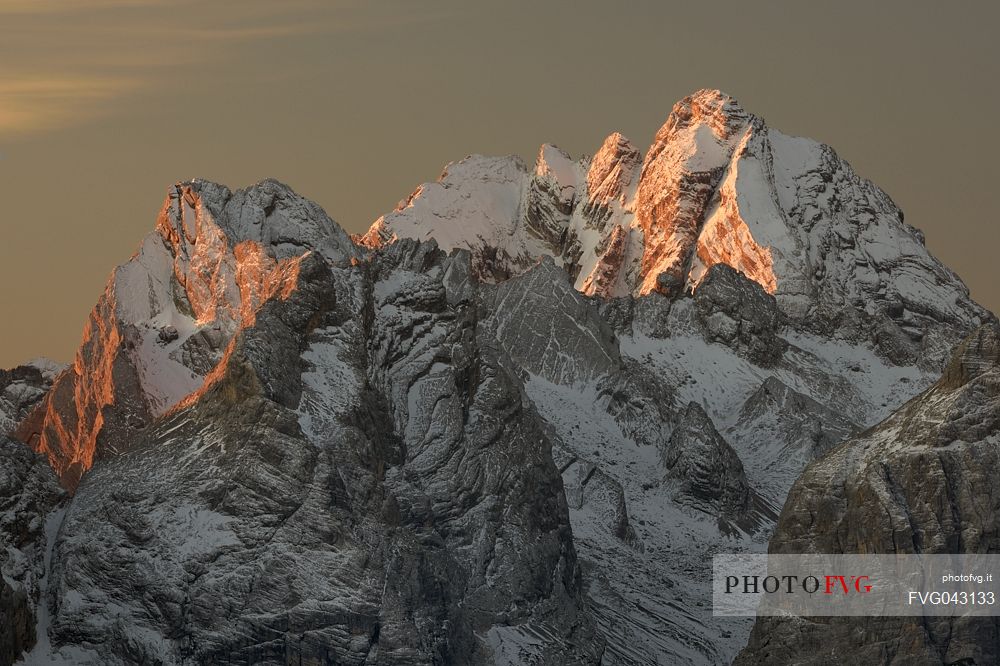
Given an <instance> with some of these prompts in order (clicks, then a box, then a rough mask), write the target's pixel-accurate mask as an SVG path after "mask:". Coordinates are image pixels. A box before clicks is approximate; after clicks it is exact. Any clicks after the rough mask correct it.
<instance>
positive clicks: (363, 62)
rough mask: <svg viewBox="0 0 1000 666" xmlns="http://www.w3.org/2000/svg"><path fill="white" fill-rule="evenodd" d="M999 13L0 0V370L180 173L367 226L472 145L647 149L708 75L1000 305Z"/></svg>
mask: <svg viewBox="0 0 1000 666" xmlns="http://www.w3.org/2000/svg"><path fill="white" fill-rule="evenodd" d="M997 6H998V3H994V2H982V3H972V2H967V3H942V2H915V1H912V0H911V1H900V2H886V1H880V2H870V1H865V2H838V3H830V2H801V1H795V2H738V3H737V2H732V3H728V2H712V3H698V2H683V3H668V2H583V1H575V2H570V1H566V2H542V1H540V0H535V1H524V2H520V1H510V0H506V1H504V2H490V3H485V2H483V3H472V2H459V1H455V2H444V1H440V2H438V1H434V2H420V1H416V0H409V1H399V2H380V1H369V2H339V1H332V0H331V1H320V0H314V1H306V0H291V1H289V0H283V1H282V2H272V1H271V0H231V1H220V0H212V1H210V2H209V1H197V2H196V1H194V0H171V1H169V2H154V1H151V0H145V1H144V0H0V195H2V202H3V208H2V211H0V231H2V242H0V308H2V309H0V312H3V313H4V318H3V320H2V323H3V325H2V327H0V366H10V365H14V364H16V363H18V362H20V361H23V360H26V359H28V358H30V357H33V356H39V355H47V356H51V357H53V358H56V359H59V360H63V361H67V360H70V359H71V357H72V354H73V351H74V350H75V348H76V346H77V344H78V342H79V339H80V333H81V330H82V327H83V324H84V321H85V319H86V315H87V313H88V312H89V310H90V309H91V307H92V306H93V304H94V303H95V302H96V300H97V297H98V295H99V294H100V292H101V290H102V289H103V287H104V283H105V281H106V279H107V276H108V274H109V272H110V271H111V269H112V268H113V267H114V266H116V265H117V264H119V263H122V262H123V261H125V260H127V259H128V257H129V256H130V255H131V253H132V252H133V251H134V250H135V248H136V247H137V245H138V243H139V241H140V239H141V238H142V237H143V236H144V235H145V234H146V233H148V232H149V231H150V230H151V229H152V228H153V224H154V222H155V217H156V213H157V211H158V210H159V207H160V205H161V203H162V199H163V196H164V194H165V193H166V188H167V187H168V185H170V184H171V183H173V182H175V181H177V180H181V179H187V178H192V177H204V178H209V179H212V180H216V181H219V182H223V183H225V184H227V185H229V186H230V187H233V188H235V187H241V186H245V185H248V184H250V183H252V182H255V181H257V180H260V179H261V178H264V177H267V176H273V177H276V178H278V179H280V180H282V181H284V182H286V183H288V184H289V185H291V186H292V187H293V188H295V189H296V190H297V191H298V192H300V193H301V194H303V195H305V196H308V197H310V198H312V199H314V200H316V201H318V202H319V203H320V204H322V205H323V206H324V207H325V208H326V210H327V212H329V213H330V215H331V216H332V217H333V218H334V219H336V220H337V221H338V222H340V223H341V224H342V225H343V226H344V227H345V228H346V229H347V230H348V231H359V230H361V229H364V228H366V227H367V226H368V225H369V224H370V223H371V221H372V220H373V219H374V218H376V217H377V216H378V215H379V214H380V213H382V212H385V211H387V210H389V209H391V208H392V207H393V206H394V205H395V203H396V202H397V201H398V200H399V199H401V198H403V197H405V196H406V195H407V194H408V193H409V192H410V191H411V190H412V189H413V188H414V187H415V186H416V185H418V184H419V183H420V182H423V181H426V180H433V179H434V178H436V177H437V175H438V174H439V173H440V171H441V168H442V167H443V166H444V165H445V164H446V163H447V162H449V161H452V160H456V159H460V158H462V157H463V156H465V155H467V154H469V153H473V152H478V153H485V154H508V153H516V154H520V155H522V156H524V157H526V158H529V159H533V157H534V154H535V152H536V151H537V149H538V146H539V145H540V144H541V143H542V142H545V141H548V142H551V143H555V144H557V145H559V146H560V147H562V148H564V149H566V150H568V151H569V152H571V153H572V154H573V155H574V156H578V155H579V154H580V153H583V152H586V153H592V152H593V151H594V150H596V148H597V147H598V146H599V145H600V142H601V140H602V139H603V138H604V137H605V136H606V135H607V134H608V133H609V132H611V131H613V130H620V131H622V132H623V133H624V134H626V135H627V136H629V137H630V138H632V140H633V141H635V142H636V143H637V144H638V145H640V146H642V147H644V148H645V147H646V146H647V145H648V143H649V141H650V139H651V138H652V136H653V133H654V132H655V131H656V129H657V128H658V127H659V126H660V125H661V124H662V122H663V121H664V119H665V118H666V116H667V114H668V113H669V111H670V107H671V106H672V105H673V103H674V102H676V101H677V100H678V99H680V98H681V97H683V96H684V95H686V94H688V93H690V92H692V91H694V90H696V89H698V88H703V87H712V88H720V89H722V90H724V91H726V92H728V93H730V94H732V95H734V96H735V97H736V98H737V99H739V100H740V101H741V102H742V103H743V105H744V106H745V107H746V108H747V109H748V110H750V111H752V112H754V113H757V114H758V115H761V116H763V117H764V118H765V119H766V120H767V121H768V123H769V124H770V125H771V126H773V127H777V128H779V129H782V130H783V131H785V132H787V133H791V134H800V135H806V136H810V137H812V138H815V139H818V140H821V141H824V142H826V143H829V144H831V145H832V146H834V147H835V148H836V149H837V151H838V152H839V153H840V154H841V155H842V156H844V157H845V158H847V159H848V160H849V161H850V162H851V163H852V164H853V165H854V167H855V168H856V169H857V170H858V171H859V172H860V173H861V174H862V175H864V176H867V177H869V178H871V179H872V180H874V181H875V182H876V183H878V184H879V185H881V186H882V187H883V188H884V189H885V190H886V191H887V192H888V193H889V194H890V195H891V196H892V197H893V198H894V199H895V201H896V202H897V204H899V205H900V206H901V207H902V208H903V210H904V212H905V214H906V219H907V221H908V222H910V223H911V224H914V225H916V226H918V227H920V228H922V229H923V230H924V231H925V232H926V235H927V240H928V245H929V246H930V248H931V250H932V251H933V252H934V253H935V254H936V255H937V256H938V257H940V258H941V259H942V260H943V261H944V262H945V263H947V264H948V265H949V266H950V267H951V268H953V269H954V270H956V271H957V272H958V273H959V274H960V275H961V276H962V278H963V279H965V281H966V282H967V284H969V286H970V287H971V288H972V292H973V295H974V296H975V297H976V298H977V299H978V300H979V301H980V302H981V303H983V304H984V305H986V306H987V307H990V308H991V309H993V310H998V309H1000V285H998V283H997V280H996V275H997V272H996V267H997V258H996V257H997V251H998V240H1000V230H998V227H997V215H996V213H995V211H996V205H995V203H994V192H995V190H996V187H997V182H998V180H1000V178H998V176H1000V173H998V167H997V164H998V157H997V156H998V153H1000V150H998V149H1000V145H998V144H1000V128H998V127H1000V125H998V117H997V116H998V109H1000V83H998V82H1000V54H998V50H997V40H996V34H995V32H996V29H997V25H998V19H1000V10H998V8H997Z"/></svg>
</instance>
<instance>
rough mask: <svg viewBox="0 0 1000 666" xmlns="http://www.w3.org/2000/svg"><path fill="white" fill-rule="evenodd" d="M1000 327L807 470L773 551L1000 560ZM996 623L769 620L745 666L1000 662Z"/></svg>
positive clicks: (971, 340)
mask: <svg viewBox="0 0 1000 666" xmlns="http://www.w3.org/2000/svg"><path fill="white" fill-rule="evenodd" d="M998 441H1000V329H998V328H997V327H996V326H995V325H989V326H984V327H982V328H980V329H978V330H976V331H975V332H973V333H972V335H970V336H969V337H968V338H967V339H966V340H965V341H964V342H963V343H962V344H961V345H960V346H959V347H958V349H957V350H956V351H955V353H954V355H953V356H952V358H951V360H950V362H949V363H948V366H947V367H946V368H945V371H944V375H943V376H942V377H941V379H940V380H939V381H937V382H936V383H935V384H934V385H933V386H932V387H931V388H929V389H928V390H927V391H925V392H924V393H922V394H920V395H919V396H917V397H916V398H914V399H913V400H911V401H909V402H908V403H907V404H906V405H904V406H903V407H902V408H901V409H899V410H898V411H897V412H895V413H894V414H893V415H892V416H890V417H889V418H888V419H886V420H885V421H884V422H882V423H880V424H879V425H878V426H876V427H875V428H872V429H871V430H869V431H867V432H865V433H864V434H863V435H862V436H860V437H858V438H856V439H852V440H849V441H847V442H845V443H843V444H841V445H840V446H838V447H837V448H836V449H834V450H833V451H831V452H830V453H829V454H827V455H826V456H824V457H823V458H821V459H820V460H818V461H816V462H814V463H813V464H811V465H810V466H809V467H807V468H806V470H805V472H803V474H802V476H801V477H800V478H799V480H798V481H796V482H795V485H794V486H793V487H792V490H791V492H790V493H789V495H788V501H787V502H786V504H785V508H784V510H783V511H782V513H781V519H780V520H779V521H778V526H777V529H776V531H775V534H774V538H773V539H772V540H771V544H770V549H769V550H770V552H772V553H803V552H805V553H808V552H816V553H905V554H915V553H925V554H947V553H995V552H997V550H998V548H1000V499H998V498H1000V493H998V490H997V484H998V481H997V478H996V470H997V466H998V464H1000V455H998V452H1000V449H998V446H997V444H998ZM998 661H1000V622H998V620H997V618H996V617H957V618H948V617H937V618H933V617H932V618H906V617H871V618H795V619H784V618H761V619H759V620H757V623H756V624H755V626H754V629H753V633H752V634H751V636H750V643H749V645H748V646H747V648H746V649H745V650H743V652H742V653H741V654H740V656H739V658H738V659H737V660H736V663H737V664H740V665H743V664H791V663H795V664H817V665H818V664H829V663H846V662H854V663H864V664H995V663H997V662H998Z"/></svg>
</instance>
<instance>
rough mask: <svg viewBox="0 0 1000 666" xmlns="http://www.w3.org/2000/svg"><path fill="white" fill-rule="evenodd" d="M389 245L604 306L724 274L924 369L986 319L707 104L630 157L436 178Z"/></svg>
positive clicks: (863, 205)
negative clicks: (541, 271) (440, 251)
mask: <svg viewBox="0 0 1000 666" xmlns="http://www.w3.org/2000/svg"><path fill="white" fill-rule="evenodd" d="M404 237H405V238H416V239H426V238H431V237H433V238H435V239H437V241H438V243H439V244H440V245H441V247H442V248H444V249H453V248H466V249H469V250H470V251H472V253H473V256H474V265H475V269H476V270H477V271H478V272H479V274H480V275H481V276H482V277H484V278H485V279H487V280H503V279H506V278H507V277H509V276H510V275H514V274H518V273H521V272H523V271H525V270H527V269H529V268H530V267H531V266H533V265H534V263H535V260H536V258H537V257H538V256H539V255H541V254H548V255H551V256H553V257H554V258H555V259H556V261H557V262H558V263H559V264H560V265H562V266H563V267H564V268H566V270H567V271H568V272H569V273H570V275H571V276H572V277H573V279H574V285H575V286H576V288H577V289H579V290H581V291H583V292H584V293H586V294H589V295H600V296H605V297H614V296H624V295H634V296H639V295H643V294H648V293H651V292H659V293H662V294H666V295H668V296H672V297H673V296H676V295H678V294H681V293H684V292H685V291H689V290H692V289H696V288H697V286H698V284H699V283H700V282H701V280H702V279H703V277H704V276H705V274H706V271H707V270H708V268H709V267H711V266H712V265H715V264H719V263H724V264H727V265H729V266H731V267H733V268H735V269H736V270H738V271H740V272H742V273H743V274H744V275H746V276H747V277H749V278H750V279H752V280H754V281H755V282H757V283H759V284H760V285H761V286H763V287H764V289H765V290H767V291H768V292H769V293H771V294H773V295H774V296H775V297H776V298H777V301H778V304H779V307H780V308H781V310H782V311H783V313H784V314H785V315H786V316H788V317H790V318H792V319H794V320H796V321H799V322H801V323H802V324H803V325H809V326H811V327H812V328H813V329H814V330H816V331H817V332H821V333H824V334H829V333H830V332H832V331H833V330H835V329H839V330H843V331H845V332H846V333H847V334H848V335H851V336H855V335H869V334H871V332H872V331H877V334H871V336H872V337H873V339H872V341H873V342H876V343H877V342H878V340H877V339H875V338H878V337H881V338H882V339H889V338H892V340H893V343H894V344H895V343H896V342H899V341H903V343H902V344H903V345H904V346H908V347H909V348H910V349H909V350H908V353H910V354H912V357H914V358H916V357H917V356H919V355H921V354H922V355H924V356H929V357H931V358H932V359H933V361H932V362H933V363H935V364H940V362H941V361H942V360H943V358H944V356H945V354H946V352H947V347H948V345H949V344H950V342H947V341H950V340H953V339H954V335H953V333H954V331H953V330H952V329H953V328H955V327H958V328H962V327H963V326H964V325H965V322H969V321H976V320H977V319H979V320H985V319H988V318H989V315H988V314H987V313H986V312H985V311H984V310H982V308H980V307H979V306H978V305H976V304H975V303H973V302H972V301H971V299H970V298H969V292H968V289H967V288H966V287H965V285H964V284H963V283H962V282H961V280H960V279H959V278H958V277H957V276H956V275H955V274H954V273H952V272H951V271H950V270H948V269H947V268H946V267H944V266H943V265H941V264H940V263H939V262H938V261H937V260H936V259H934V257H932V256H931V255H930V253H929V252H928V251H927V249H926V247H925V246H924V241H923V236H922V234H921V233H920V232H919V231H918V230H916V229H914V228H912V227H910V226H909V225H907V224H905V223H904V222H903V215H902V212H901V211H900V210H899V209H898V208H897V207H896V206H895V204H894V203H893V202H892V200H891V199H890V198H889V196H888V195H887V194H885V192H883V191H882V190H881V189H879V188H878V187H876V186H875V185H874V184H872V183H871V182H869V181H867V180H865V179H863V178H861V177H860V176H858V175H857V174H856V173H855V172H854V170H853V169H852V168H851V167H850V165H849V164H848V163H847V162H845V161H844V160H842V159H841V158H839V157H838V156H837V154H836V153H835V152H834V151H833V149H832V148H830V147H828V146H825V145H823V144H820V143H817V142H815V141H812V140H810V139H804V138H796V137H790V136H787V135H785V134H782V133H781V132H779V131H778V130H775V129H772V128H769V127H768V126H767V125H766V123H765V122H764V120H763V119H761V118H759V117H757V116H755V115H753V114H752V113H749V112H748V111H746V110H745V109H744V108H743V107H742V106H741V105H740V104H739V103H738V102H737V101H736V100H735V99H733V98H732V97H731V96H729V95H726V94H725V93H722V92H720V91H718V90H699V91H697V92H696V93H694V94H692V95H690V96H688V97H685V98H684V99H683V100H681V101H680V102H678V103H677V104H675V105H674V107H673V110H672V111H671V113H670V115H669V117H668V118H667V121H666V122H665V123H664V125H663V126H662V127H661V128H660V129H659V130H658V131H657V133H656V135H655V137H654V139H653V141H652V144H651V145H650V147H649V149H648V150H647V151H646V154H645V156H644V157H643V156H642V155H641V154H640V153H639V151H638V150H637V149H636V148H635V147H634V146H633V145H632V143H631V142H630V141H629V140H628V139H626V138H625V137H623V136H622V135H621V134H619V133H614V134H612V135H610V136H609V137H608V138H607V139H606V140H605V141H604V143H603V145H602V146H601V147H600V149H599V150H598V151H597V152H596V154H595V155H594V157H593V158H590V159H586V158H584V159H581V160H578V161H575V162H574V161H571V160H570V158H569V156H568V155H566V153H564V152H563V151H561V150H559V149H557V148H555V147H554V146H550V145H544V146H542V148H541V150H540V151H539V154H538V158H537V160H536V164H535V167H534V168H533V169H531V168H528V167H527V166H526V165H524V164H523V162H522V161H521V160H520V159H519V158H517V157H492V158H491V157H483V156H479V155H473V156H470V157H467V158H465V159H464V160H462V161H460V162H457V163H454V164H451V165H449V166H448V167H447V168H446V169H445V171H444V173H443V175H442V177H441V178H440V179H439V180H438V182H436V183H425V184H423V185H421V186H420V187H418V188H417V190H416V191H414V193H413V194H412V195H411V196H410V197H409V199H407V200H406V202H405V204H404V205H401V206H400V207H399V208H397V209H396V210H395V211H393V212H391V213H389V214H387V215H384V216H382V217H380V218H379V219H378V220H376V222H375V223H374V224H373V225H372V227H371V229H370V230H369V231H368V233H367V234H366V235H365V236H364V239H365V244H367V245H369V246H373V245H378V244H381V243H386V242H392V241H393V240H394V239H397V238H404ZM962 330H965V329H964V328H962ZM943 331H947V333H943ZM866 332H867V333H866ZM907 340H908V342H905V341H907ZM896 346H899V345H898V344H897V345H896Z"/></svg>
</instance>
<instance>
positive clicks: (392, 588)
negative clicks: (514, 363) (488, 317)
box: [52, 242, 602, 664]
mask: <svg viewBox="0 0 1000 666" xmlns="http://www.w3.org/2000/svg"><path fill="white" fill-rule="evenodd" d="M469 276H470V264H469V257H468V255H467V254H461V255H457V256H454V257H450V258H449V257H445V256H444V255H443V253H441V252H440V251H439V250H437V248H436V246H435V245H434V244H433V243H425V244H418V243H414V242H402V243H399V244H396V245H394V246H392V248H389V249H387V250H386V251H385V252H384V253H382V254H381V255H380V256H378V257H376V258H374V259H373V261H372V262H370V263H368V264H365V265H362V266H358V267H355V268H333V269H331V268H330V267H329V266H328V265H327V263H326V262H325V261H323V260H322V259H321V258H320V257H319V256H318V255H315V254H313V255H309V256H308V257H306V259H305V260H303V262H302V264H301V267H300V270H299V273H298V278H297V280H298V282H297V286H296V288H295V290H294V291H293V292H292V293H291V294H290V295H289V297H288V298H287V299H284V300H282V299H278V300H273V301H270V302H269V303H267V304H265V305H264V306H263V307H262V308H261V309H260V310H259V311H258V312H257V315H256V319H255V323H254V325H253V326H251V327H248V328H245V329H243V330H242V331H241V332H240V333H238V334H237V335H236V337H234V338H233V341H232V342H231V343H230V345H229V347H228V349H227V350H226V353H225V357H224V360H223V361H222V363H221V364H220V365H219V367H218V368H216V370H214V371H213V372H212V373H211V374H210V375H209V377H208V378H207V381H206V383H205V386H204V387H203V388H202V389H200V390H199V391H198V392H197V393H195V394H194V395H193V396H191V397H190V398H188V399H186V400H185V401H183V402H182V403H181V404H180V405H179V406H178V407H177V408H176V409H175V410H174V411H173V412H171V413H170V414H168V415H167V416H165V417H164V418H162V419H160V420H159V421H157V422H156V423H155V424H154V425H153V426H152V427H151V428H149V429H148V430H147V431H145V432H144V433H143V435H142V437H141V439H140V440H139V441H138V442H136V443H135V445H134V446H132V447H130V449H129V450H128V451H126V452H123V453H121V454H119V455H118V456H115V457H113V458H109V459H107V460H105V461H102V462H100V463H99V464H97V465H96V466H95V467H94V469H93V470H92V471H91V472H90V473H88V474H87V475H86V476H85V477H84V479H83V482H82V483H81V485H80V487H79V489H78V491H77V493H76V496H75V498H74V502H73V505H72V507H71V509H70V511H69V513H68V514H67V517H66V520H65V522H64V524H63V527H62V532H61V536H60V541H59V546H58V549H57V553H56V561H55V564H54V576H55V578H56V580H57V590H58V592H57V598H56V604H55V607H56V608H57V611H56V613H55V616H54V620H53V633H52V635H53V639H54V641H55V642H56V643H57V644H59V645H63V646H80V645H93V646H95V647H94V649H95V650H96V652H97V656H96V657H95V659H97V660H98V661H99V662H100V663H122V662H127V663H133V662H141V661H146V662H152V663H187V661H193V662H195V663H220V662H221V663H229V662H232V663H254V664H260V663H300V660H301V663H345V664H362V663H380V664H382V663H384V664H430V663H476V664H478V663H490V662H492V661H493V660H494V659H497V660H498V661H502V659H501V657H503V656H504V655H506V658H507V659H509V660H511V661H513V662H515V663H516V662H518V661H523V662H524V663H580V664H585V663H598V661H599V660H600V655H601V652H602V640H601V639H600V638H599V637H598V636H597V635H596V633H595V631H594V628H593V626H592V623H591V621H590V619H589V617H588V615H587V613H586V611H585V609H584V607H583V603H582V595H581V580H580V570H579V568H578V566H577V563H576V554H575V550H574V547H573V543H572V534H571V532H570V527H569V518H568V514H567V507H566V500H565V496H564V493H563V488H562V482H561V480H560V477H559V473H558V471H557V469H556V467H555V466H554V464H553V462H552V457H551V453H550V450H549V449H550V446H551V444H550V441H549V440H548V438H547V437H546V435H545V433H544V431H543V429H542V426H541V422H540V421H539V419H538V417H537V415H536V413H535V412H534V410H532V409H531V408H530V407H527V406H526V403H525V402H524V398H523V396H522V393H521V389H520V382H519V381H518V380H517V379H515V378H513V377H511V376H510V375H509V374H508V373H507V371H506V370H505V369H504V365H509V361H507V362H504V361H503V360H502V359H503V355H502V353H501V352H499V351H498V350H497V349H496V347H495V344H494V343H493V342H492V340H491V338H490V337H488V336H486V335H484V333H483V329H482V327H481V326H480V323H479V320H478V306H477V299H478V296H477V290H478V287H477V286H476V284H475V282H474V281H472V280H471V279H470V277H469ZM150 470H156V473H150ZM137 590H142V591H143V592H142V593H137V592H136V591H137ZM111 608H113V609H115V610H114V611H113V612H111V611H102V609H111ZM186 660H187V661H186Z"/></svg>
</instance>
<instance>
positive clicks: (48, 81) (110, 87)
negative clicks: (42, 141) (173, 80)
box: [0, 77, 136, 135]
mask: <svg viewBox="0 0 1000 666" xmlns="http://www.w3.org/2000/svg"><path fill="white" fill-rule="evenodd" d="M135 87H136V84H135V82H133V81H129V80H125V79H120V80H108V79H89V80H88V79H83V78H77V79H61V78H44V77H40V78H33V79H30V80H0V135H7V134H27V133H34V132H39V131H46V130H53V129H58V128H60V127H65V126H67V125H74V124H77V123H80V122H85V121H87V120H91V119H93V118H94V117H95V116H96V115H99V113H100V109H101V108H102V106H103V103H105V102H107V101H108V100H111V99H113V98H114V97H116V96H118V95H121V94H123V93H124V92H126V91H128V90H132V89H134V88H135Z"/></svg>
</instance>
